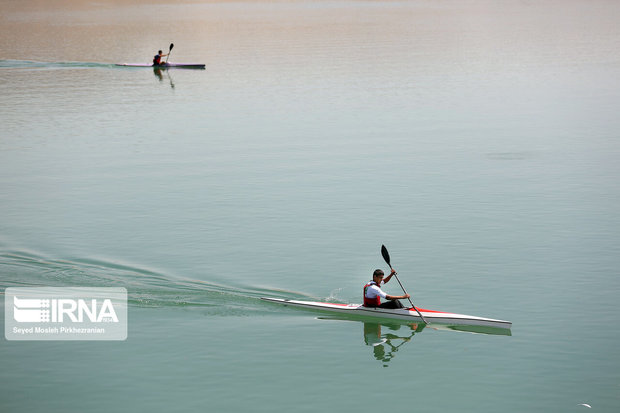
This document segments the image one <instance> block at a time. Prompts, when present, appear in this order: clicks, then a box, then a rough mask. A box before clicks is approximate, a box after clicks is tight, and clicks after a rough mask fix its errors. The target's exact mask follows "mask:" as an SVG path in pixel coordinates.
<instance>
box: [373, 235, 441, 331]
mask: <svg viewBox="0 0 620 413" xmlns="http://www.w3.org/2000/svg"><path fill="white" fill-rule="evenodd" d="M381 255H383V259H384V260H385V262H386V263H387V265H388V266H389V267H390V270H392V271H394V268H392V264H390V253H389V252H388V250H387V248H385V245H381ZM394 277H396V281H398V284H400V288H402V289H403V292H404V293H405V294H407V291H405V287H403V285H402V283H401V282H400V280H399V279H398V275H396V273H394ZM409 304H411V307H413V309H414V310H415V311H416V312H417V313H418V315H419V316H420V318H421V319H422V321H424V322H425V323H426V324H430V323H429V322H428V321H426V319H425V318H424V316H423V315H422V314H421V313H420V312H419V311H418V309H417V308H416V306H415V305H413V302H412V301H411V298H409Z"/></svg>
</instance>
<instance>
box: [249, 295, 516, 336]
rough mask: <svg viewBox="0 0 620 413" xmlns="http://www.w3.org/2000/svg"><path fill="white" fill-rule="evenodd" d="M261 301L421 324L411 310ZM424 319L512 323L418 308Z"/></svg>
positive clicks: (501, 325)
mask: <svg viewBox="0 0 620 413" xmlns="http://www.w3.org/2000/svg"><path fill="white" fill-rule="evenodd" d="M261 299H262V300H265V301H271V302H274V303H280V304H284V305H290V306H294V307H302V308H307V309H312V310H318V311H327V312H333V313H340V314H349V315H356V316H364V317H377V318H389V319H398V320H409V321H412V322H421V321H422V319H421V318H420V316H419V315H418V314H417V313H416V311H414V310H413V309H411V308H400V309H386V308H372V307H364V306H363V305H361V304H337V303H323V302H314V301H296V300H283V299H280V298H266V297H261ZM418 310H419V311H420V312H421V313H422V315H423V316H424V318H426V319H427V320H428V321H429V322H430V323H432V324H433V325H435V324H436V323H437V324H447V325H463V326H486V327H495V328H502V329H510V328H511V327H512V323H511V322H510V321H505V320H495V319H492V318H484V317H476V316H471V315H465V314H455V313H446V312H443V311H433V310H424V309H422V308H418Z"/></svg>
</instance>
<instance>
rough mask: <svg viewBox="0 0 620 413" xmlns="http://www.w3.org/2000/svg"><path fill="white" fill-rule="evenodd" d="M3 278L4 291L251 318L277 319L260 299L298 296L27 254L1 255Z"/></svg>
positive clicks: (105, 262) (116, 264)
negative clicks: (54, 290)
mask: <svg viewBox="0 0 620 413" xmlns="http://www.w3.org/2000/svg"><path fill="white" fill-rule="evenodd" d="M0 274H1V276H0V278H1V279H2V280H3V282H2V290H1V291H0V294H4V289H5V288H6V287H42V286H46V287H124V288H126V289H127V292H128V302H129V305H130V306H136V307H187V308H200V309H201V311H202V312H205V311H206V312H207V313H208V314H210V315H250V314H257V313H260V312H262V313H273V312H275V311H276V309H274V308H272V307H271V306H265V305H263V304H262V303H261V302H260V299H259V298H260V297H261V296H264V295H266V294H268V295H272V296H273V295H275V296H279V297H285V296H286V297H291V296H296V297H299V298H304V297H305V298H308V297H307V296H305V295H303V294H299V293H293V292H289V291H278V290H273V289H267V288H258V287H252V286H226V285H222V284H217V283H212V282H208V281H202V280H197V279H190V278H182V277H177V276H173V275H170V274H166V273H163V272H159V271H156V270H152V269H147V268H142V267H138V266H135V265H130V264H124V263H120V262H117V261H109V260H100V259H92V258H88V259H81V258H75V259H55V258H49V257H45V256H43V255H41V254H37V253H33V252H28V251H23V250H21V251H15V250H13V251H0Z"/></svg>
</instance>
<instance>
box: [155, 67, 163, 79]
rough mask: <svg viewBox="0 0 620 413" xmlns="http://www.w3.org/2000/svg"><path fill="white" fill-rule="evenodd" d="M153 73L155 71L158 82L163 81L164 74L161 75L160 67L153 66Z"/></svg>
mask: <svg viewBox="0 0 620 413" xmlns="http://www.w3.org/2000/svg"><path fill="white" fill-rule="evenodd" d="M153 73H155V76H157V78H158V79H159V81H160V82H163V80H164V75H162V73H161V68H160V67H153Z"/></svg>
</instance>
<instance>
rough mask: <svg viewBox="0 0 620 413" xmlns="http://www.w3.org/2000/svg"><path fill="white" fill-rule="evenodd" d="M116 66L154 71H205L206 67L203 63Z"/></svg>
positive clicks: (124, 64)
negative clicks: (172, 69)
mask: <svg viewBox="0 0 620 413" xmlns="http://www.w3.org/2000/svg"><path fill="white" fill-rule="evenodd" d="M116 66H125V67H152V68H153V69H171V68H175V69H204V68H205V65H203V64H201V63H166V64H161V65H156V66H155V65H153V64H148V63H117V64H116Z"/></svg>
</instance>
